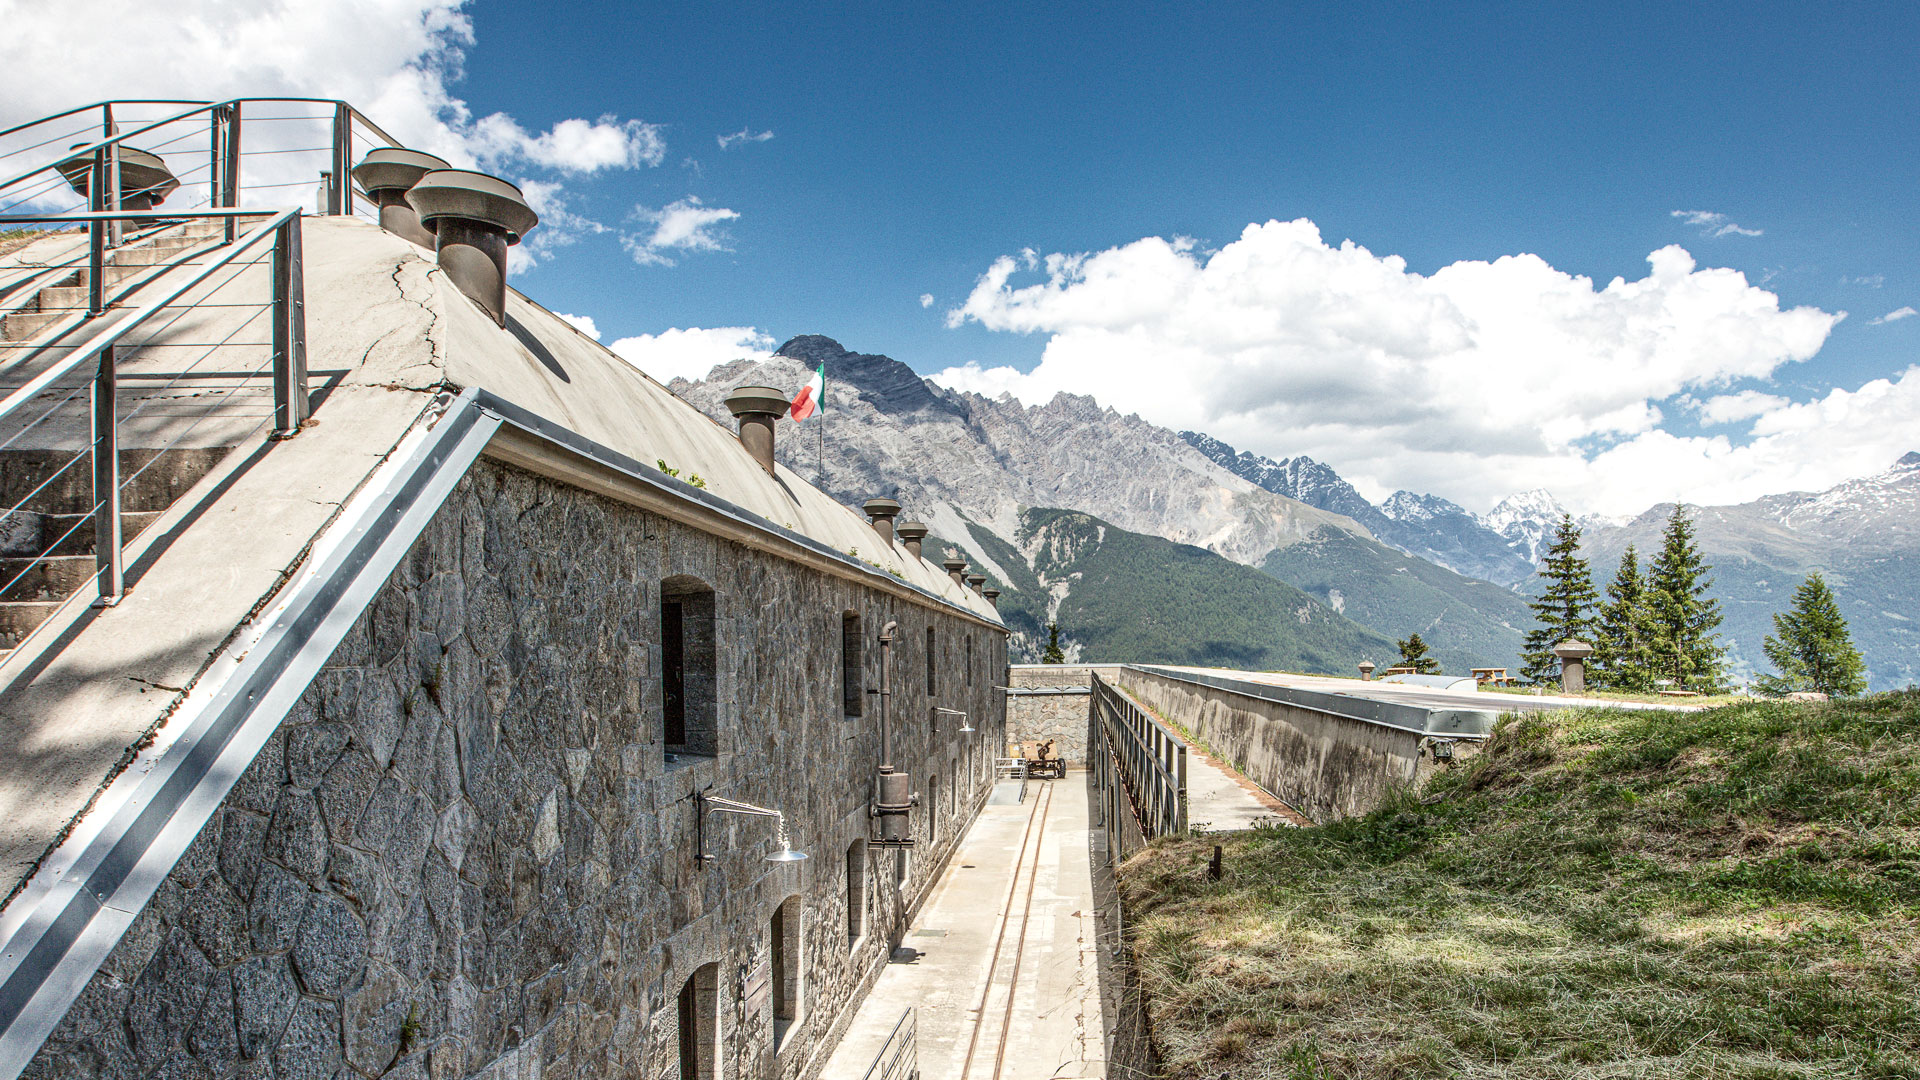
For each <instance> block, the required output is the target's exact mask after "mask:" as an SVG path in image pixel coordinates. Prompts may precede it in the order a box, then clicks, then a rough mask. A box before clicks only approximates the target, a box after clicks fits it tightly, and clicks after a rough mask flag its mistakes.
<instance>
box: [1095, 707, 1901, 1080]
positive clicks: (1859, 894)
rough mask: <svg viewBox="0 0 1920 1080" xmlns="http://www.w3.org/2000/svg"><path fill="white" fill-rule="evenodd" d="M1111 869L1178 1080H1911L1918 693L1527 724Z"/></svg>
mask: <svg viewBox="0 0 1920 1080" xmlns="http://www.w3.org/2000/svg"><path fill="white" fill-rule="evenodd" d="M1212 839H1214V838H1210V839H1209V840H1208V841H1207V842H1173V843H1166V844H1163V845H1161V846H1157V847H1155V848H1152V849H1150V850H1149V851H1147V852H1145V853H1143V854H1141V855H1139V856H1137V857H1136V858H1135V859H1134V860H1133V861H1131V862H1129V863H1128V864H1126V866H1125V867H1124V868H1123V869H1122V871H1121V879H1122V881H1121V887H1122V893H1123V895H1124V896H1125V897H1126V899H1127V901H1128V904H1129V918H1130V919H1131V920H1132V921H1133V927H1132V939H1133V941H1134V944H1135V947H1136V949H1137V951H1138V953H1139V956H1140V961H1141V966H1142V979H1143V983H1144V985H1145V986H1146V987H1147V988H1148V992H1149V995H1150V1003H1149V1007H1150V1011H1151V1015H1152V1018H1153V1024H1154V1029H1155V1036H1156V1039H1157V1040H1158V1042H1159V1043H1160V1045H1161V1048H1162V1051H1163V1053H1164V1054H1165V1056H1166V1059H1167V1064H1168V1066H1169V1071H1170V1072H1171V1073H1172V1075H1174V1076H1179V1077H1196V1078H1197V1077H1205V1078H1207V1080H1214V1078H1216V1077H1232V1078H1243V1077H1286V1078H1310V1077H1367V1078H1374V1077H1379V1078H1385V1077H1449V1076H1462V1077H1466V1076H1476V1077H1477V1076H1488V1077H1491V1076H1502V1077H1523V1076H1524V1077H1602V1076H1605V1077H1628V1076H1632V1077H1702V1078H1704V1077H1716V1078H1718V1077H1727V1078H1732V1077H1751V1078H1761V1077H1770V1078H1771V1077H1856V1076H1858V1077H1920V999H1916V993H1915V982H1916V965H1917V964H1920V695H1916V694H1913V693H1905V694H1899V695H1884V696H1880V697H1876V698H1871V699H1867V700H1865V701H1859V702H1844V703H1836V704H1833V705H1801V704H1795V703H1778V702H1761V703H1753V704H1744V705H1735V706H1729V707H1726V708H1721V709H1714V710H1711V711H1706V712H1701V713H1641V714H1626V713H1620V712H1611V711H1606V710H1581V711H1575V712H1568V713H1554V714H1539V715H1536V716H1534V717H1531V718H1527V719H1509V720H1508V721H1506V722H1505V723H1504V724H1503V725H1502V726H1501V727H1500V728H1499V729H1498V731H1497V733H1496V734H1495V736H1494V738H1493V740H1492V741H1491V742H1490V744H1489V745H1488V747H1487V748H1486V750H1485V751H1484V752H1483V753H1482V754H1480V755H1479V756H1478V757H1476V758H1475V759H1473V760H1472V761H1470V762H1469V763H1467V764H1466V765H1464V766H1462V767H1460V768H1458V769H1456V770H1453V771H1452V772H1450V773H1446V774H1443V775H1441V776H1438V777H1436V778H1435V780H1434V781H1433V782H1432V783H1431V784H1430V785H1429V786H1428V787H1427V788H1426V790H1425V791H1424V792H1423V794H1422V796H1421V797H1420V798H1415V797H1412V796H1408V797H1405V798H1403V799H1402V800H1400V801H1399V802H1398V803H1396V804H1395V805H1391V806H1388V807H1385V808H1383V809H1381V810H1379V811H1376V812H1375V813H1373V814H1370V815H1368V816H1366V817H1363V818H1357V819H1353V820H1350V821H1346V822H1339V823H1335V824H1331V825H1326V826H1321V827H1318V828H1310V829H1300V830H1293V831H1286V830H1264V831H1257V832H1253V833H1241V834H1235V835H1233V836H1231V837H1229V838H1227V839H1226V841H1225V842H1226V845H1227V854H1226V873H1225V875H1224V877H1223V880H1221V881H1219V882H1217V883H1210V882H1208V881H1207V880H1206V877H1205V873H1204V869H1205V856H1206V854H1207V853H1208V852H1209V851H1210V845H1211V843H1212Z"/></svg>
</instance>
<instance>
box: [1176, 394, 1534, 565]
mask: <svg viewBox="0 0 1920 1080" xmlns="http://www.w3.org/2000/svg"><path fill="white" fill-rule="evenodd" d="M1180 437H1181V438H1183V439H1185V440H1186V441H1187V442H1188V443H1189V444H1190V445H1192V446H1193V448H1194V449H1196V450H1198V451H1200V452H1201V453H1202V454H1204V455H1206V456H1207V458H1208V459H1209V460H1211V461H1213V462H1214V463H1215V464H1217V465H1220V466H1222V467H1223V468H1225V469H1227V470H1228V471H1229V472H1232V473H1233V474H1234V475H1236V476H1239V477H1241V478H1242V479H1245V480H1250V481H1252V482H1253V483H1255V484H1257V485H1259V486H1260V487H1262V488H1265V489H1266V490H1268V491H1271V492H1273V493H1275V494H1277V495H1285V496H1286V497H1287V498H1290V499H1296V500H1298V501H1300V502H1303V503H1306V504H1307V505H1308V506H1313V507H1318V508H1319V509H1322V510H1328V511H1331V512H1333V513H1336V514H1341V515H1344V516H1346V517H1348V518H1351V519H1353V520H1354V521H1357V522H1359V523H1360V524H1361V525H1363V526H1365V527H1366V529H1367V531H1368V532H1370V533H1372V534H1373V535H1374V537H1375V538H1376V539H1378V540H1379V541H1380V542H1381V543H1383V544H1386V545H1387V546H1388V547H1391V548H1394V549H1396V550H1398V551H1402V552H1405V553H1406V554H1408V555H1412V556H1414V557H1416V558H1421V559H1426V560H1427V561H1429V562H1434V563H1438V564H1439V565H1441V566H1444V567H1446V568H1447V569H1449V570H1452V571H1453V572H1455V573H1457V574H1464V575H1466V576H1467V577H1471V578H1479V579H1480V580H1482V581H1491V582H1494V583H1496V584H1499V585H1506V586H1509V587H1511V586H1514V585H1517V584H1519V583H1520V582H1523V581H1526V580H1527V579H1528V578H1530V577H1532V576H1533V562H1532V561H1531V560H1530V559H1528V558H1527V556H1526V553H1525V552H1524V551H1521V550H1517V549H1515V548H1514V547H1513V546H1512V544H1511V543H1509V542H1508V540H1507V539H1506V538H1505V537H1503V536H1501V535H1500V534H1498V533H1496V532H1494V531H1492V530H1491V529H1488V528H1486V527H1485V526H1483V525H1481V524H1480V522H1479V521H1477V520H1476V519H1475V518H1474V517H1473V515H1472V514H1469V513H1467V512H1466V511H1465V510H1464V509H1462V508H1461V507H1459V506H1456V505H1455V504H1453V503H1451V502H1448V501H1447V500H1445V499H1442V498H1440V497H1439V496H1437V495H1418V494H1415V493H1413V492H1410V491H1399V492H1395V493H1394V494H1393V495H1392V496H1391V497H1389V498H1388V499H1387V500H1386V501H1385V502H1384V503H1383V504H1382V505H1380V506H1375V505H1373V504H1372V503H1370V502H1368V501H1367V500H1366V498H1365V497H1364V496H1362V495H1361V494H1360V492H1359V490H1358V489H1356V488H1355V487H1354V486H1353V485H1352V484H1350V483H1348V482H1347V481H1346V480H1345V479H1344V478H1342V477H1341V475H1340V474H1339V473H1337V472H1335V471H1334V470H1333V469H1332V468H1331V467H1329V466H1327V465H1323V464H1321V463H1320V462H1318V461H1315V460H1314V459H1312V458H1309V457H1293V458H1285V459H1282V460H1279V461H1276V460H1274V459H1272V458H1267V457H1261V456H1260V455H1258V454H1254V453H1250V452H1236V451H1235V450H1234V448H1233V447H1231V446H1228V445H1227V444H1226V443H1223V442H1221V441H1220V440H1219V439H1216V438H1213V437H1212V436H1210V435H1203V434H1201V433H1199V432H1195V431H1183V432H1181V433H1180Z"/></svg>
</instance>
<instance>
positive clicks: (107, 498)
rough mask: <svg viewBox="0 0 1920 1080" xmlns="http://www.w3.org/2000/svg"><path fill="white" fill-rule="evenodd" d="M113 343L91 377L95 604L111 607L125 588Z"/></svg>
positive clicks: (105, 350) (102, 351)
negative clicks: (121, 548)
mask: <svg viewBox="0 0 1920 1080" xmlns="http://www.w3.org/2000/svg"><path fill="white" fill-rule="evenodd" d="M114 352H115V347H114V346H112V345H108V346H107V347H106V348H103V349H101V350H100V372H99V374H97V375H95V376H94V380H93V562H94V567H95V572H94V579H95V581H96V583H97V584H98V585H99V589H100V598H99V599H97V600H95V601H94V606H95V607H112V606H113V605H115V604H118V603H119V602H120V597H121V595H122V594H123V593H124V592H125V591H126V588H125V587H126V582H125V580H124V578H123V575H122V569H123V568H122V566H121V562H120V439H119V427H118V425H117V420H118V415H117V411H116V407H115V406H116V402H115V396H116V395H115V386H114V370H113V361H114Z"/></svg>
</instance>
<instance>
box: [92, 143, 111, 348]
mask: <svg viewBox="0 0 1920 1080" xmlns="http://www.w3.org/2000/svg"><path fill="white" fill-rule="evenodd" d="M87 188H88V197H87V208H88V209H89V210H92V211H93V212H94V213H96V214H99V213H104V212H105V211H106V208H107V148H106V147H104V146H103V147H101V148H99V149H98V150H95V151H94V152H93V171H92V175H90V176H89V177H88V180H87ZM106 261H107V223H106V222H104V221H102V220H100V219H99V218H94V219H93V220H92V221H89V222H87V314H88V315H89V316H94V315H98V314H100V313H101V312H103V311H105V310H107V283H106V280H105V278H106V273H105V268H106Z"/></svg>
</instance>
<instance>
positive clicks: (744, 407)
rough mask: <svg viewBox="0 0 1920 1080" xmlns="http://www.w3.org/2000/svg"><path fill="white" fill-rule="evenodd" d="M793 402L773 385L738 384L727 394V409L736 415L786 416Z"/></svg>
mask: <svg viewBox="0 0 1920 1080" xmlns="http://www.w3.org/2000/svg"><path fill="white" fill-rule="evenodd" d="M792 404H793V399H791V398H789V397H787V395H785V394H783V393H781V392H780V391H778V390H776V389H774V388H773V387H771V386H738V387H735V388H734V391H733V393H731V394H728V395H727V411H728V412H730V413H732V414H733V415H735V416H785V415H786V413H787V409H788V407H789V406H791V405H792Z"/></svg>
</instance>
